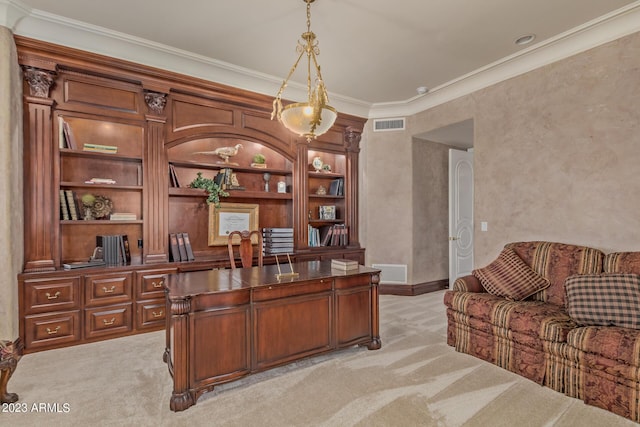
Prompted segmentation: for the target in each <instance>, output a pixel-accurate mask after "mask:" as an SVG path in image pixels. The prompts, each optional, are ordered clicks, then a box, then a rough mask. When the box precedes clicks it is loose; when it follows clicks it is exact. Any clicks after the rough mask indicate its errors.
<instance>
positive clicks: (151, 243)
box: [142, 91, 169, 264]
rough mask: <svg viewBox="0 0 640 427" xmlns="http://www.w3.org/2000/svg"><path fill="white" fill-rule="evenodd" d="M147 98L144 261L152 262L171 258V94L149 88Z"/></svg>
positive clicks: (144, 164)
mask: <svg viewBox="0 0 640 427" xmlns="http://www.w3.org/2000/svg"><path fill="white" fill-rule="evenodd" d="M144 100H145V103H146V104H147V107H148V108H149V110H150V112H149V113H148V114H147V115H146V116H145V119H146V121H147V131H146V140H145V148H144V156H143V160H142V169H143V171H144V172H143V180H144V182H143V185H144V191H145V197H144V201H145V202H144V206H143V207H142V215H143V218H144V230H143V232H142V235H143V241H144V246H143V249H142V253H143V262H144V263H149V264H150V263H162V262H168V261H169V258H168V253H169V252H168V241H169V188H168V187H169V185H168V182H169V169H168V168H169V167H168V163H167V156H166V152H165V149H164V143H165V139H166V136H165V124H166V122H167V117H166V114H165V113H164V108H165V105H166V103H167V94H166V93H160V92H152V91H145V94H144Z"/></svg>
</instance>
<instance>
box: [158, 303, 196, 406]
mask: <svg viewBox="0 0 640 427" xmlns="http://www.w3.org/2000/svg"><path fill="white" fill-rule="evenodd" d="M169 303H170V304H171V313H170V314H171V318H170V320H169V321H170V325H171V326H170V328H171V330H172V331H173V342H171V343H170V345H171V347H170V348H169V349H167V350H166V351H165V354H166V356H165V358H166V360H165V361H166V362H167V363H168V364H169V367H170V369H171V370H172V371H173V393H172V394H171V399H170V400H169V407H170V408H171V410H172V411H176V412H177V411H184V410H185V409H187V408H189V407H190V406H193V405H195V403H196V402H195V400H194V396H193V395H192V394H191V393H190V392H189V371H190V355H189V350H190V345H189V342H190V338H189V312H190V311H191V300H190V299H189V297H186V298H184V299H178V298H176V299H174V300H169ZM172 355H173V358H172V357H171V356H172Z"/></svg>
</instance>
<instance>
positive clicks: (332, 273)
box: [167, 261, 380, 297]
mask: <svg viewBox="0 0 640 427" xmlns="http://www.w3.org/2000/svg"><path fill="white" fill-rule="evenodd" d="M292 267H293V271H294V272H296V273H298V276H297V277H282V278H280V279H278V277H277V274H278V273H285V274H286V273H290V272H291V268H290V266H289V264H288V263H287V264H280V270H278V266H277V265H265V266H263V267H250V268H236V269H235V270H233V269H222V270H204V271H190V272H184V273H178V274H172V275H170V276H169V281H168V283H167V289H168V290H169V296H170V297H185V296H189V295H200V294H206V293H217V292H228V291H233V290H241V289H251V288H254V287H258V286H273V285H279V284H287V283H296V282H302V281H306V280H316V279H323V278H335V277H348V276H354V275H359V274H372V273H378V272H380V270H376V269H374V268H369V267H364V266H362V265H361V266H359V267H358V269H354V270H348V271H342V270H337V269H332V268H331V261H308V262H297V263H293V264H292Z"/></svg>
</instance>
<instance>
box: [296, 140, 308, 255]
mask: <svg viewBox="0 0 640 427" xmlns="http://www.w3.org/2000/svg"><path fill="white" fill-rule="evenodd" d="M296 149H297V152H298V153H297V160H296V161H295V162H294V165H293V169H294V170H293V221H294V224H293V228H294V230H298V233H297V234H296V236H295V239H296V241H295V248H296V249H298V250H299V249H300V248H307V244H308V237H307V236H308V233H309V230H308V227H306V224H307V216H308V212H309V203H308V200H309V188H308V185H307V181H308V179H309V174H308V172H307V170H308V169H307V166H308V163H309V162H308V159H307V157H308V156H307V153H308V152H309V144H307V142H306V140H303V139H300V140H299V141H298V142H297V146H296ZM298 197H299V198H298Z"/></svg>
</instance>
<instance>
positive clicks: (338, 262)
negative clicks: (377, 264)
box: [331, 259, 358, 271]
mask: <svg viewBox="0 0 640 427" xmlns="http://www.w3.org/2000/svg"><path fill="white" fill-rule="evenodd" d="M331 268H332V269H334V270H341V271H349V270H357V269H358V261H353V260H350V259H332V260H331Z"/></svg>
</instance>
